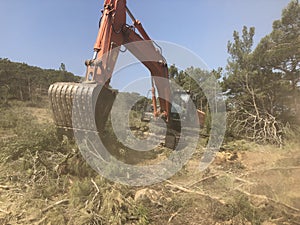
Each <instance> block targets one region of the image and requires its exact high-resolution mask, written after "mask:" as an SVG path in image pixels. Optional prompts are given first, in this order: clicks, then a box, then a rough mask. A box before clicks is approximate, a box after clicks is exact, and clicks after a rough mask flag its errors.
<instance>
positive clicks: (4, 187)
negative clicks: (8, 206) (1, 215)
mask: <svg viewBox="0 0 300 225" xmlns="http://www.w3.org/2000/svg"><path fill="white" fill-rule="evenodd" d="M0 188H2V189H4V190H9V189H11V188H13V186H6V185H0Z"/></svg>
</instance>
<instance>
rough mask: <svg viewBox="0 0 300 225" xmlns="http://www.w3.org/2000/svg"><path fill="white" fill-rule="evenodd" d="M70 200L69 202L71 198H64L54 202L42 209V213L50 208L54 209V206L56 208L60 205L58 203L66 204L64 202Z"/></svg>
mask: <svg viewBox="0 0 300 225" xmlns="http://www.w3.org/2000/svg"><path fill="white" fill-rule="evenodd" d="M68 202H69V199H63V200H60V201H58V202H55V203H54V204H52V205H49V206H48V207H46V208H45V209H42V213H45V212H47V211H48V210H49V209H52V208H54V207H55V206H58V205H60V204H64V203H68Z"/></svg>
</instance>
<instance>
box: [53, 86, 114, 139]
mask: <svg viewBox="0 0 300 225" xmlns="http://www.w3.org/2000/svg"><path fill="white" fill-rule="evenodd" d="M116 94H117V91H116V90H113V89H108V88H106V87H103V86H101V85H99V84H96V83H63V82H60V83H54V84H52V85H51V86H50V87H49V90H48V95H49V98H50V104H51V108H52V111H53V115H54V122H55V125H56V127H57V128H58V133H59V135H67V136H72V135H73V131H74V130H75V129H77V130H86V131H96V132H101V131H102V129H103V128H104V126H105V123H106V121H107V118H108V116H109V113H110V110H111V107H112V104H113V102H114V100H115V97H116ZM95 125H96V126H95Z"/></svg>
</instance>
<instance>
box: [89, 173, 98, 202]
mask: <svg viewBox="0 0 300 225" xmlns="http://www.w3.org/2000/svg"><path fill="white" fill-rule="evenodd" d="M91 182H92V184H93V185H94V186H95V188H96V190H97V192H96V194H95V195H94V197H93V199H92V202H94V200H95V199H96V197H97V195H98V194H99V193H100V189H99V187H98V185H97V184H96V182H95V181H94V180H93V179H91Z"/></svg>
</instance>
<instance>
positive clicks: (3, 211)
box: [0, 209, 10, 215]
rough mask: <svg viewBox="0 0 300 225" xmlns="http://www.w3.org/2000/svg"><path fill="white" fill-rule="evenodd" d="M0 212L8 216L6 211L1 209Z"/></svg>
mask: <svg viewBox="0 0 300 225" xmlns="http://www.w3.org/2000/svg"><path fill="white" fill-rule="evenodd" d="M0 212H2V213H4V214H7V215H9V214H10V212H8V211H6V210H3V209H0Z"/></svg>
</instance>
